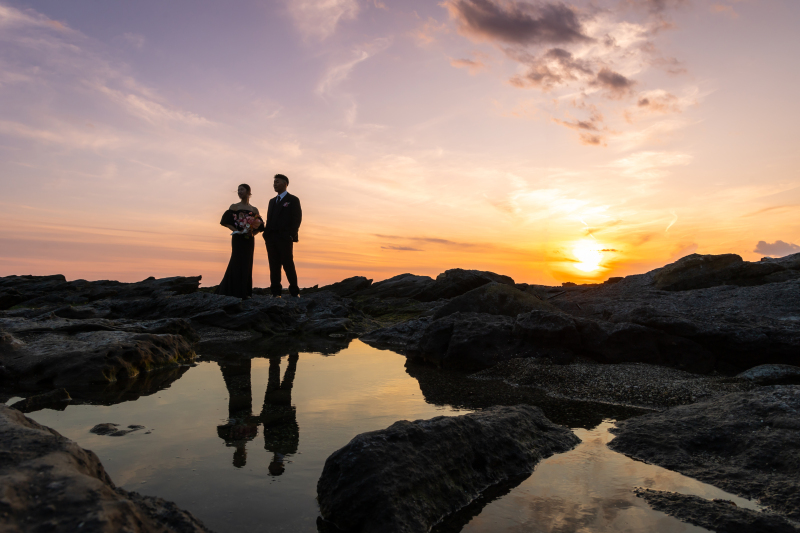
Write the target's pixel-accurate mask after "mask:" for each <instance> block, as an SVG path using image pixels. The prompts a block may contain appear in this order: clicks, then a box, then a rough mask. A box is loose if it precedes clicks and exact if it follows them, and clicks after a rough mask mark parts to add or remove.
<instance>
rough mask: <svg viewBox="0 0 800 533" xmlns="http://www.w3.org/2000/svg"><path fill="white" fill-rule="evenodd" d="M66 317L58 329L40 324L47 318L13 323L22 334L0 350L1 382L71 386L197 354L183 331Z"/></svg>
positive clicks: (112, 378)
mask: <svg viewBox="0 0 800 533" xmlns="http://www.w3.org/2000/svg"><path fill="white" fill-rule="evenodd" d="M26 322H31V321H26ZM64 322H65V323H64V324H63V325H62V327H61V328H59V327H49V328H48V327H43V326H44V325H46V322H45V323H44V324H43V323H41V322H40V323H38V324H36V323H33V324H30V323H29V324H24V323H23V324H19V323H18V324H16V331H15V335H18V336H21V339H22V342H24V344H23V345H21V346H16V347H13V349H10V350H3V351H2V352H0V364H2V365H3V367H4V369H5V379H4V386H6V387H8V386H10V385H11V384H13V386H14V387H17V388H19V389H20V390H36V389H41V388H47V389H52V388H54V387H64V388H68V389H70V390H72V389H73V387H82V386H87V385H90V384H92V383H109V382H113V381H116V380H124V379H128V378H132V377H136V376H137V375H138V374H139V373H141V372H149V371H151V370H154V369H157V368H163V367H167V366H175V365H178V364H180V363H185V362H191V361H193V360H194V357H195V352H194V349H193V347H192V344H191V342H190V341H189V340H187V339H186V338H185V337H183V336H182V335H176V334H170V333H159V334H154V333H140V332H136V331H125V330H120V329H114V328H113V325H112V324H102V323H98V324H94V326H95V327H96V328H101V327H102V328H104V329H99V330H98V329H95V330H89V331H86V330H81V329H77V330H73V329H68V326H71V325H76V324H70V323H69V322H68V321H64ZM159 323H160V324H162V325H163V324H164V323H161V322H159ZM5 325H6V326H8V325H9V324H8V323H6V324H5ZM37 326H38V327H37ZM77 326H82V324H77ZM75 331H77V332H75ZM6 346H9V345H6Z"/></svg>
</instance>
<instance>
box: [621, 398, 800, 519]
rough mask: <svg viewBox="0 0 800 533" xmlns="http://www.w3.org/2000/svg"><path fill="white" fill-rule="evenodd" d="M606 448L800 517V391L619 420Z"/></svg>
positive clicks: (719, 401)
mask: <svg viewBox="0 0 800 533" xmlns="http://www.w3.org/2000/svg"><path fill="white" fill-rule="evenodd" d="M611 431H612V432H613V433H615V434H616V435H617V437H616V438H615V439H614V440H612V441H611V442H610V443H609V447H610V448H611V449H613V450H616V451H618V452H621V453H624V454H626V455H628V456H630V457H633V458H635V459H639V460H641V461H646V462H648V463H652V464H656V465H659V466H662V467H664V468H668V469H670V470H674V471H677V472H680V473H682V474H685V475H687V476H690V477H693V478H696V479H699V480H700V481H703V482H705V483H709V484H711V485H715V486H717V487H720V488H721V489H723V490H726V491H728V492H732V493H735V494H738V495H740V496H744V497H746V498H755V499H757V500H759V501H760V502H761V503H762V504H764V505H767V506H769V507H770V508H772V509H774V510H775V511H778V512H780V513H783V514H785V515H786V516H788V517H789V518H791V519H794V520H798V519H800V490H798V489H799V487H800V386H798V385H775V386H772V387H763V388H760V389H756V390H753V391H750V392H739V393H733V394H728V395H725V396H721V397H719V398H715V399H712V400H709V401H705V402H699V403H696V404H693V405H685V406H681V407H675V408H673V409H670V410H668V411H664V412H660V413H653V414H649V415H644V416H640V417H637V418H632V419H629V420H625V421H623V422H620V423H619V425H618V426H617V427H616V428H614V429H612V430H611Z"/></svg>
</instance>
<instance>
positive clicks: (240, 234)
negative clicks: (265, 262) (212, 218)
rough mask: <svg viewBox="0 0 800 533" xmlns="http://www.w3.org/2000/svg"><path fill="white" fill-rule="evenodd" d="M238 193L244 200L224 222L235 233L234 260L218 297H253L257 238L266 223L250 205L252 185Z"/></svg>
mask: <svg viewBox="0 0 800 533" xmlns="http://www.w3.org/2000/svg"><path fill="white" fill-rule="evenodd" d="M238 194H239V198H240V200H241V201H240V202H238V203H235V204H231V206H230V208H229V209H228V210H227V211H225V213H224V214H223V215H222V220H220V224H221V225H223V226H225V227H226V228H228V229H230V230H231V231H232V233H231V260H230V261H229V262H228V269H227V270H226V271H225V277H224V278H222V281H221V282H220V284H219V287H217V294H225V295H227V296H236V297H238V298H250V297H251V296H252V295H253V251H254V250H255V239H254V238H253V237H254V236H255V234H256V233H260V232H262V231H264V221H263V220H262V219H261V217H260V215H259V213H258V208H257V207H256V206H254V205H250V196H251V192H250V186H249V185H247V184H246V183H242V184H241V185H239V190H238Z"/></svg>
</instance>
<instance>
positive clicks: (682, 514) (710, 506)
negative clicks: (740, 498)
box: [634, 489, 800, 533]
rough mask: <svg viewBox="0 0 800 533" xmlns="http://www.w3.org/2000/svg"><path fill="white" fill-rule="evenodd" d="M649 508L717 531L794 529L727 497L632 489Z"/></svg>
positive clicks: (785, 532) (782, 532)
mask: <svg viewBox="0 0 800 533" xmlns="http://www.w3.org/2000/svg"><path fill="white" fill-rule="evenodd" d="M634 492H635V493H636V495H637V496H639V497H640V498H643V499H644V500H645V501H646V502H647V503H648V504H649V505H650V507H652V508H653V509H655V510H656V511H661V512H662V513H666V514H668V515H670V516H674V517H675V518H677V519H679V520H683V521H684V522H688V523H690V524H692V525H695V526H700V527H703V528H705V529H708V530H710V531H718V532H720V533H797V532H798V531H800V529H798V528H796V527H795V526H793V525H792V524H791V522H789V521H788V520H786V519H785V518H783V517H782V516H779V515H776V514H771V513H763V512H758V511H753V510H750V509H741V508H739V507H737V506H736V504H735V503H733V502H731V501H728V500H707V499H705V498H700V497H699V496H689V495H686V494H679V493H677V492H664V491H660V490H652V489H636V490H635V491H634Z"/></svg>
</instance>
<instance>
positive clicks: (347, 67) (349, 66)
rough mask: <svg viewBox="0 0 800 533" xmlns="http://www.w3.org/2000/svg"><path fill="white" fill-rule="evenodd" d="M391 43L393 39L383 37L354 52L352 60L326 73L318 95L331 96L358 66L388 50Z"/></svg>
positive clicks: (319, 85)
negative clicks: (335, 88)
mask: <svg viewBox="0 0 800 533" xmlns="http://www.w3.org/2000/svg"><path fill="white" fill-rule="evenodd" d="M391 42H392V41H391V39H388V38H385V37H382V38H380V39H375V40H374V41H372V42H371V43H367V44H365V45H362V46H360V47H358V48H356V49H355V50H353V57H352V58H351V59H349V60H347V61H345V62H344V63H340V64H338V65H334V66H332V67H331V68H329V69H328V70H327V72H325V75H324V76H323V77H322V79H321V80H320V82H319V83H318V84H317V94H320V95H325V94H329V93H330V92H331V90H332V89H333V88H334V87H336V86H337V85H339V84H340V83H341V82H343V81H344V80H345V79H347V76H349V75H350V72H351V71H352V70H353V68H354V67H355V66H356V65H358V64H359V63H361V62H362V61H366V60H367V59H369V58H370V57H372V56H374V55H375V54H377V53H380V52H382V51H384V50H386V49H387V48H388V47H389V45H390V44H391Z"/></svg>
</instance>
